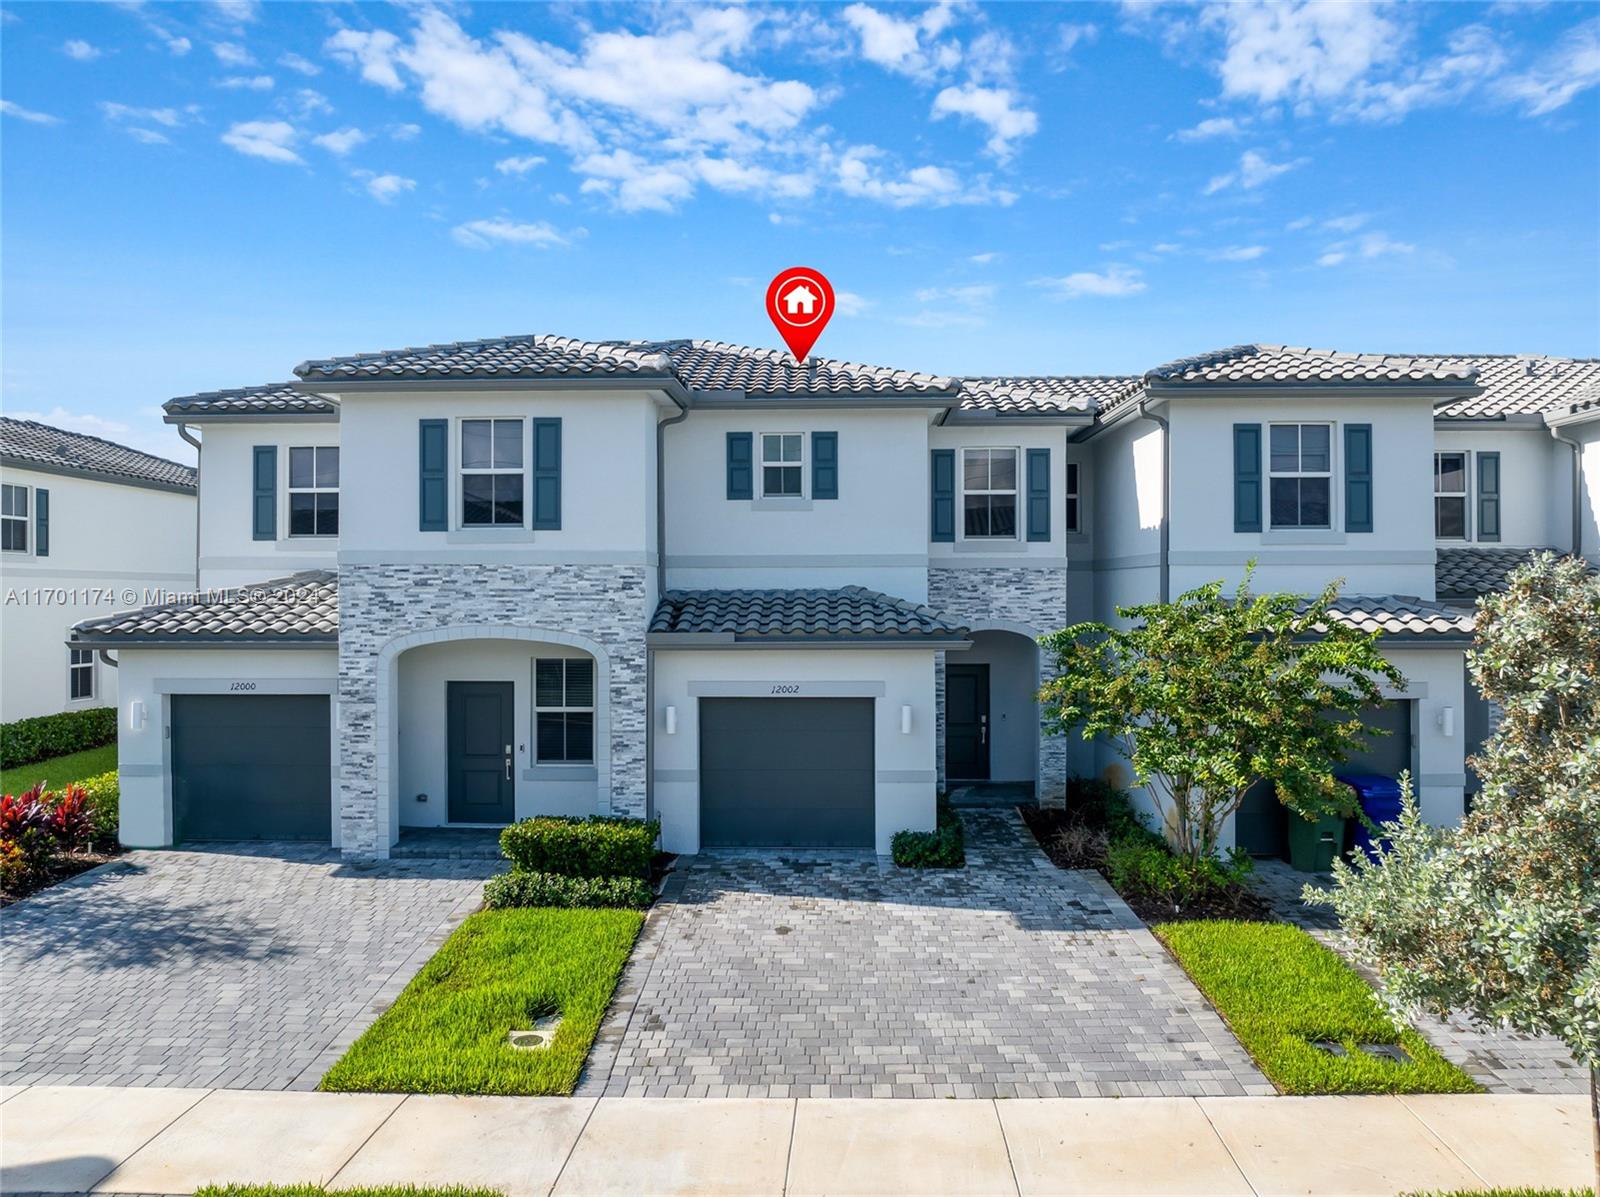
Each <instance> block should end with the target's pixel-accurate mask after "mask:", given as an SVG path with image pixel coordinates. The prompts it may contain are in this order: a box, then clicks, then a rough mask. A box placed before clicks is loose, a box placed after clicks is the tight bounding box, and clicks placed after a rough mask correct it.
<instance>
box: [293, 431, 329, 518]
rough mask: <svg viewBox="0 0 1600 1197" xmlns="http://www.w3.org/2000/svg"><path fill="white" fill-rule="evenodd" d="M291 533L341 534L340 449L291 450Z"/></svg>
mask: <svg viewBox="0 0 1600 1197" xmlns="http://www.w3.org/2000/svg"><path fill="white" fill-rule="evenodd" d="M289 535H290V536H337V535H339V450H338V449H337V448H334V447H332V446H328V445H317V446H314V447H295V448H291V449H290V450H289Z"/></svg>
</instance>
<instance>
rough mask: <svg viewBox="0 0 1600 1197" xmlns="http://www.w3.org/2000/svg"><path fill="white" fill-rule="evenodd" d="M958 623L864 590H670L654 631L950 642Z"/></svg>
mask: <svg viewBox="0 0 1600 1197" xmlns="http://www.w3.org/2000/svg"><path fill="white" fill-rule="evenodd" d="M966 630H967V629H966V628H965V627H962V626H960V625H958V624H956V623H954V622H952V621H950V620H948V619H946V618H945V617H944V616H942V615H940V614H939V613H938V612H936V611H934V610H932V609H931V608H929V607H925V606H920V605H918V604H916V603H911V602H907V601H906V600H905V599H898V598H894V597H892V596H890V595H887V594H881V593H879V592H878V591H876V590H867V589H865V588H863V587H861V586H843V587H839V588H838V589H832V590H820V589H819V590H673V591H668V592H667V594H666V595H664V596H663V597H662V599H661V603H660V605H659V606H657V607H656V611H655V616H654V618H653V619H651V621H650V631H651V632H653V633H658V634H659V633H685V632H687V633H723V634H728V635H732V636H734V637H736V638H739V639H807V638H814V637H829V638H832V637H843V638H852V637H853V638H858V639H880V638H884V637H892V638H896V639H906V638H912V639H933V640H949V639H952V638H958V637H962V636H964V635H965V634H966Z"/></svg>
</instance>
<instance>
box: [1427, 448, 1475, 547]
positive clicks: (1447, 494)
mask: <svg viewBox="0 0 1600 1197" xmlns="http://www.w3.org/2000/svg"><path fill="white" fill-rule="evenodd" d="M1446 456H1448V457H1459V458H1461V489H1460V490H1440V489H1439V459H1440V458H1441V457H1446ZM1440 499H1460V500H1461V535H1460V536H1445V535H1444V534H1442V533H1441V532H1440V531H1439V500H1440ZM1433 538H1434V539H1435V540H1443V541H1447V542H1448V543H1450V544H1466V543H1470V542H1471V540H1472V451H1471V450H1470V449H1435V450H1434V451H1433Z"/></svg>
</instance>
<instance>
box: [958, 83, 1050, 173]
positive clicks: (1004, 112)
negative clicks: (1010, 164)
mask: <svg viewBox="0 0 1600 1197" xmlns="http://www.w3.org/2000/svg"><path fill="white" fill-rule="evenodd" d="M952 114H954V115H956V116H961V117H966V118H968V119H971V120H975V121H978V122H979V123H980V124H982V125H984V126H985V127H986V128H987V129H988V130H989V142H988V145H987V146H986V148H987V149H988V151H989V153H991V154H993V155H994V156H995V157H996V158H999V159H1000V160H1001V161H1005V160H1006V159H1008V158H1010V157H1011V155H1012V153H1013V152H1014V146H1013V144H1012V143H1013V142H1015V141H1016V140H1017V139H1018V138H1022V137H1031V136H1033V134H1035V133H1037V132H1038V131H1039V118H1038V116H1037V115H1036V114H1035V113H1034V112H1033V111H1031V110H1030V109H1028V108H1024V107H1022V106H1021V105H1020V104H1018V103H1017V98H1016V97H1015V96H1014V95H1013V94H1012V93H1011V91H1010V90H1009V89H1008V88H1002V87H979V86H978V85H977V84H975V83H966V84H963V85H962V86H960V87H947V88H945V89H944V90H943V91H941V92H940V93H939V94H938V95H937V96H935V97H934V98H933V115H934V117H935V118H938V117H943V116H949V115H952Z"/></svg>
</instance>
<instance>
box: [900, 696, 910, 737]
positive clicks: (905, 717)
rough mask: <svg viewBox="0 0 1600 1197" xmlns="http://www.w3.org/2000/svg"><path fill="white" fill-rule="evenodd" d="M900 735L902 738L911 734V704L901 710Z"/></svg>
mask: <svg viewBox="0 0 1600 1197" xmlns="http://www.w3.org/2000/svg"><path fill="white" fill-rule="evenodd" d="M900 734H901V735H902V736H909V735H910V734H911V704H910V703H907V704H906V705H904V706H902V707H901V708H900Z"/></svg>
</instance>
